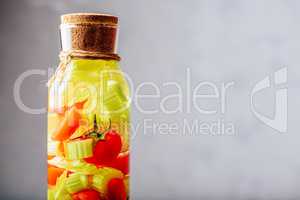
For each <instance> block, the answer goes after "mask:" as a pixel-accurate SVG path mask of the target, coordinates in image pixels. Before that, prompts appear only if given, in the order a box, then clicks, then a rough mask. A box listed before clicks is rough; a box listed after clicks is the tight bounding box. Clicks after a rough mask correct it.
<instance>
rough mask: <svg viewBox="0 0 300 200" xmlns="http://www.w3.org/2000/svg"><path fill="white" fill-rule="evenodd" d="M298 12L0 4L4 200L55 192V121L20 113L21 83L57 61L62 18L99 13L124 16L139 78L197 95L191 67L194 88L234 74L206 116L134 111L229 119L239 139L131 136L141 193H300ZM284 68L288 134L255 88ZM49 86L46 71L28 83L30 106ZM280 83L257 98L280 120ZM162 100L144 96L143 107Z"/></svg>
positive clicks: (193, 4)
mask: <svg viewBox="0 0 300 200" xmlns="http://www.w3.org/2000/svg"><path fill="white" fill-rule="evenodd" d="M299 9H300V1H297V0H285V1H284V0H240V1H239V0H199V1H197V0H190V1H181V0H151V1H146V0H127V1H124V0H110V1H108V0H99V1H83V0H75V1H71V0H63V1H58V0H52V1H47V0H27V1H17V0H10V1H1V12H0V15H1V17H0V24H1V32H0V34H1V35H0V36H1V37H0V44H1V50H0V51H1V54H0V60H1V70H0V91H1V92H0V105H1V115H0V127H1V133H0V136H1V138H0V156H1V162H0V198H1V199H9V200H15V199H16V200H17V199H31V200H34V199H45V192H46V184H45V183H46V163H45V159H46V116H45V114H44V115H30V114H27V113H24V112H23V111H21V110H20V109H19V108H18V107H17V106H16V104H15V102H14V98H13V86H14V82H15V80H16V79H17V78H18V76H19V75H20V74H21V73H23V72H24V71H26V70H29V69H40V70H47V69H48V68H49V67H55V65H56V64H57V63H58V57H57V55H58V53H59V50H60V44H59V34H58V33H59V29H58V27H59V23H60V18H59V17H60V15H61V14H64V13H68V12H88V11H89V12H106V13H112V14H116V15H118V16H119V17H120V37H119V53H120V55H121V56H122V57H123V60H122V62H121V63H122V68H123V70H124V71H125V72H126V73H128V74H130V76H131V77H132V78H133V80H134V84H135V85H138V84H140V83H142V82H144V81H153V82H154V83H156V84H158V85H159V86H161V90H162V94H163V95H167V94H169V93H170V92H171V89H170V90H169V89H168V88H164V87H162V85H163V83H164V82H166V81H177V82H178V83H179V84H180V85H182V87H183V91H187V89H188V88H187V87H186V74H185V73H186V69H187V68H190V70H191V78H192V83H191V84H192V86H195V85H196V84H197V83H199V82H201V81H211V82H214V83H215V84H216V85H218V86H220V84H221V83H227V82H230V81H234V86H233V87H232V88H231V89H230V90H229V91H228V93H227V97H228V98H227V104H226V113H225V114H221V113H220V112H218V113H217V114H213V115H200V114H199V113H198V112H196V111H195V110H194V109H192V110H191V113H186V112H185V111H184V112H180V113H176V114H171V115H170V114H165V113H162V112H158V113H156V114H151V115H149V114H144V113H142V112H140V111H139V110H138V109H137V108H136V107H134V108H133V117H132V118H133V123H134V124H135V125H137V124H139V123H141V122H143V120H144V119H152V120H153V121H154V122H164V123H178V124H182V121H183V120H184V119H188V120H194V119H199V120H202V121H214V120H218V119H223V120H224V121H230V122H232V123H233V124H234V125H235V134H234V135H233V136H212V135H197V136H182V135H181V134H172V135H170V134H160V133H159V131H157V130H150V129H147V130H146V131H145V132H143V131H140V130H138V131H137V132H136V133H135V135H136V136H135V137H134V138H133V140H132V165H131V171H132V185H131V189H132V190H131V192H132V194H131V195H132V197H133V199H145V200H150V199H173V200H174V199H178V200H180V199H204V200H210V199H216V200H224V199H225V200H226V199H228V200H234V199H238V200H242V199H258V200H261V199H268V200H269V199H280V200H282V199H299V198H300V190H299V187H300V159H299V155H300V145H299V140H300V135H299V119H300V118H299V113H298V110H299V105H300V103H299V102H300V97H299V85H300V79H299V75H300V68H299V66H300V56H299V54H300V40H299V37H300V28H299V21H300V13H299ZM284 66H287V67H288V106H289V110H288V111H289V112H288V132H287V133H283V134H280V133H278V132H277V131H275V130H273V129H271V128H269V127H268V126H266V125H264V124H263V123H261V122H260V121H259V120H258V119H257V118H255V117H254V115H253V113H252V112H251V110H250V106H249V95H250V91H251V89H252V88H253V86H254V85H255V84H256V83H257V82H258V81H259V80H261V79H263V78H264V77H266V76H268V75H272V74H273V72H275V71H276V70H278V69H280V68H282V67H284ZM45 82H46V77H43V76H34V77H31V78H30V79H26V80H25V81H24V84H23V85H22V88H21V97H22V100H23V101H24V103H25V104H26V105H28V106H30V107H33V108H40V107H43V106H46V102H47V89H46V87H45ZM275 89H276V88H273V87H272V88H271V89H270V90H268V91H267V92H265V93H262V94H260V95H258V96H257V101H258V102H259V103H257V107H258V109H259V110H260V112H264V113H269V114H270V115H272V112H273V111H274V92H275V91H276V90H275ZM144 92H150V93H152V92H153V91H150V90H147V91H146V90H145V91H144ZM183 103H184V104H186V103H187V102H186V100H183ZM202 103H203V104H204V105H205V106H207V107H208V108H213V107H215V106H216V105H217V104H216V102H213V101H207V102H202ZM158 105H159V104H158V102H157V101H155V100H153V101H151V100H147V101H145V102H143V103H142V106H143V107H144V108H153V107H158ZM174 105H176V102H173V101H170V102H169V103H168V106H170V107H172V106H174ZM217 106H218V110H219V105H217ZM142 126H143V124H142Z"/></svg>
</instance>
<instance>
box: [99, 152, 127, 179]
mask: <svg viewBox="0 0 300 200" xmlns="http://www.w3.org/2000/svg"><path fill="white" fill-rule="evenodd" d="M104 166H107V167H113V168H116V169H118V170H120V171H122V172H123V174H128V173H129V152H125V153H121V154H119V156H118V157H117V158H116V159H114V160H113V161H111V162H110V163H108V164H104Z"/></svg>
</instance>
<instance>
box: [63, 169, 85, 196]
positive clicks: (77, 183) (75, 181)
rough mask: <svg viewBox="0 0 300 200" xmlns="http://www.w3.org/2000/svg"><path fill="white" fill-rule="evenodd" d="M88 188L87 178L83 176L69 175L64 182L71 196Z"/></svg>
mask: <svg viewBox="0 0 300 200" xmlns="http://www.w3.org/2000/svg"><path fill="white" fill-rule="evenodd" d="M87 187H88V177H87V176H86V175H83V174H78V173H75V174H71V175H70V176H69V177H68V179H67V180H66V190H67V191H68V192H69V193H71V194H73V193H76V192H79V191H80V190H83V189H86V188H87Z"/></svg>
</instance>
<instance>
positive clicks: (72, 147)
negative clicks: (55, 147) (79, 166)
mask: <svg viewBox="0 0 300 200" xmlns="http://www.w3.org/2000/svg"><path fill="white" fill-rule="evenodd" d="M66 148H67V149H66V157H67V159H69V160H78V159H82V158H88V157H91V156H92V155H93V139H91V138H89V139H85V140H76V141H71V142H68V143H67V144H66Z"/></svg>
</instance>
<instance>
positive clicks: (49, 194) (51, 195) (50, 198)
mask: <svg viewBox="0 0 300 200" xmlns="http://www.w3.org/2000/svg"><path fill="white" fill-rule="evenodd" d="M47 197H48V198H47V200H54V191H53V190H52V189H48V192H47Z"/></svg>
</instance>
